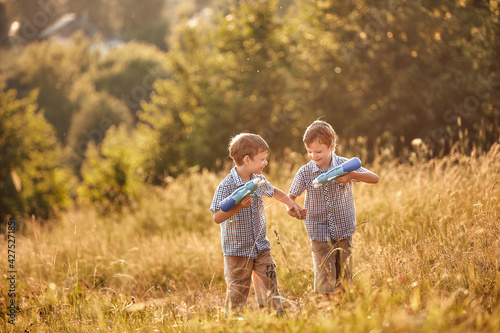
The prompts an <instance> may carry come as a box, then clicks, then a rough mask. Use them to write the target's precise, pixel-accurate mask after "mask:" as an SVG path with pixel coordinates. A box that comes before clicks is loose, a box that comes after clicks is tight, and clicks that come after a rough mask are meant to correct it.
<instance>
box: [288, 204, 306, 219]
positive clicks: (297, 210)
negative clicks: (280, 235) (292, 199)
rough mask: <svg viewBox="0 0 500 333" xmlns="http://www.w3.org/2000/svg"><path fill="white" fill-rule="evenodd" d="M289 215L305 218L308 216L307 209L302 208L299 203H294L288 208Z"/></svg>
mask: <svg viewBox="0 0 500 333" xmlns="http://www.w3.org/2000/svg"><path fill="white" fill-rule="evenodd" d="M286 212H287V213H288V215H290V216H293V217H295V218H296V219H299V220H303V219H305V218H306V214H307V210H306V209H304V208H301V207H300V206H299V205H297V204H294V205H292V206H288V207H287V208H286Z"/></svg>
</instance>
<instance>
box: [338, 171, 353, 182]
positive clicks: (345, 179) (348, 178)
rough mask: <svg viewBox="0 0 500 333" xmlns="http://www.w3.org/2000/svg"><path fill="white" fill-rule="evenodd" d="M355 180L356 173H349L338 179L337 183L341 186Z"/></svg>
mask: <svg viewBox="0 0 500 333" xmlns="http://www.w3.org/2000/svg"><path fill="white" fill-rule="evenodd" d="M353 178H354V172H349V173H347V174H345V175H343V176H340V177H339V178H336V179H335V181H336V182H337V183H341V184H347V183H349V182H350V181H351V180H352V179H353Z"/></svg>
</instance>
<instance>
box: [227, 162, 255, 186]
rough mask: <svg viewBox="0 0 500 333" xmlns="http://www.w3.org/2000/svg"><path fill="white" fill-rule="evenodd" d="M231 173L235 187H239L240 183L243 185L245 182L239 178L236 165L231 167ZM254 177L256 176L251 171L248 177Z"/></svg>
mask: <svg viewBox="0 0 500 333" xmlns="http://www.w3.org/2000/svg"><path fill="white" fill-rule="evenodd" d="M231 175H232V176H233V181H234V183H235V184H236V186H237V187H240V186H241V185H245V182H244V181H243V180H242V179H241V177H240V175H239V174H238V171H236V167H233V168H232V169H231ZM256 177H257V176H256V175H255V174H254V173H252V175H251V176H250V179H254V178H256Z"/></svg>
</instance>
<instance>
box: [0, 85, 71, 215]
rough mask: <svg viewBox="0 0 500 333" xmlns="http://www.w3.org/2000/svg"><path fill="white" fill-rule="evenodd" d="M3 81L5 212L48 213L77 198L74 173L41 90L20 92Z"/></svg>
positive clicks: (0, 117)
mask: <svg viewBox="0 0 500 333" xmlns="http://www.w3.org/2000/svg"><path fill="white" fill-rule="evenodd" d="M4 88H5V87H4V86H0V158H1V163H0V212H1V214H2V216H0V218H2V219H3V218H4V217H5V215H7V214H14V215H23V214H30V215H31V214H35V215H36V216H40V217H42V218H48V217H49V216H51V215H53V214H54V213H57V212H58V211H59V209H61V208H67V207H68V206H69V204H70V203H71V200H70V188H71V184H72V181H73V180H72V178H71V176H70V171H69V169H68V168H67V167H66V166H65V165H64V164H63V159H62V154H61V149H60V146H59V144H58V142H57V140H56V137H55V132H54V129H53V128H52V126H51V125H50V124H49V123H48V122H47V121H46V120H45V118H44V116H43V114H42V113H41V112H37V109H38V105H37V104H36V99H37V94H36V93H35V92H33V93H31V94H30V95H29V96H28V97H26V98H21V99H20V98H18V97H17V93H16V91H15V90H8V91H5V90H4Z"/></svg>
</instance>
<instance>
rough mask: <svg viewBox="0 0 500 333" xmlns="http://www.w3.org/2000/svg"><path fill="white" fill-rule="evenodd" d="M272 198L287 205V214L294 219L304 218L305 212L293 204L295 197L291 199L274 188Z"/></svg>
mask: <svg viewBox="0 0 500 333" xmlns="http://www.w3.org/2000/svg"><path fill="white" fill-rule="evenodd" d="M273 198H274V199H276V200H278V201H281V202H282V203H284V204H285V205H287V212H288V214H289V215H291V216H293V217H296V218H298V219H299V220H302V219H304V218H305V217H306V210H305V209H302V207H300V206H299V205H298V204H297V203H296V202H295V198H296V197H295V196H294V197H293V199H292V196H290V195H286V194H285V192H283V191H282V190H280V189H279V188H276V187H275V188H274V196H273Z"/></svg>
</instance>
